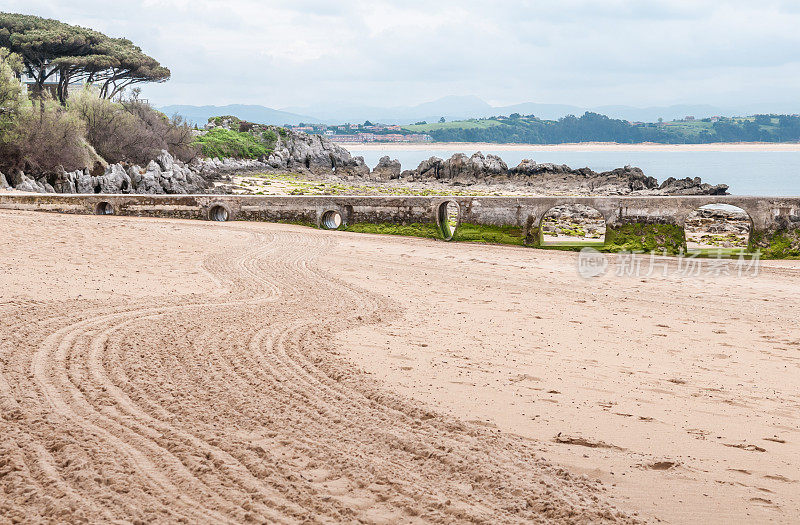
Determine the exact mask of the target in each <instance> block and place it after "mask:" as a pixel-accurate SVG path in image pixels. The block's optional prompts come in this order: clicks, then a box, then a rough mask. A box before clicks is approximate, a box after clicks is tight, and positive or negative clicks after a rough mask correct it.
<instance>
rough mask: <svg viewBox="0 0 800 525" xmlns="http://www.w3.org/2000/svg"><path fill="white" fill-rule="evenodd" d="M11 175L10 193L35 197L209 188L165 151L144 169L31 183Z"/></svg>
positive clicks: (111, 169) (62, 175)
mask: <svg viewBox="0 0 800 525" xmlns="http://www.w3.org/2000/svg"><path fill="white" fill-rule="evenodd" d="M12 173H13V174H14V176H13V177H11V181H10V182H11V186H12V187H14V189H16V190H19V191H27V192H36V193H56V192H57V193H149V194H159V193H169V194H187V193H205V192H206V191H207V190H208V189H209V188H211V187H213V184H212V183H211V182H210V181H209V180H207V179H206V178H205V177H204V176H203V175H202V174H201V173H199V171H198V170H197V169H196V168H192V167H189V166H187V165H186V164H184V163H183V162H180V161H178V160H175V159H174V158H173V157H172V155H170V154H169V153H168V152H166V151H162V152H161V154H160V155H159V156H158V158H157V159H156V160H153V161H150V163H149V164H148V165H147V167H145V168H142V167H140V166H135V165H134V166H127V167H126V166H123V165H122V164H111V165H109V166H108V167H107V168H106V169H105V171H103V172H102V174H100V175H93V174H92V172H90V171H89V170H88V169H84V170H77V171H73V172H67V171H64V170H63V169H62V170H60V172H58V173H56V174H51V175H49V176H46V177H42V178H41V179H36V180H34V179H32V178H30V177H28V176H26V175H25V174H24V173H23V172H21V171H15V172H12ZM48 181H49V182H48ZM50 182H52V184H51V183H50Z"/></svg>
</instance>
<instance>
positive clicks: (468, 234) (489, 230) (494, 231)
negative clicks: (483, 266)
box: [453, 222, 525, 246]
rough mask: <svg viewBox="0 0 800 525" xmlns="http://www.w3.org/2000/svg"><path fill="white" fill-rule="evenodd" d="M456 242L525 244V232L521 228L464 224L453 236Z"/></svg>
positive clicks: (460, 225)
mask: <svg viewBox="0 0 800 525" xmlns="http://www.w3.org/2000/svg"><path fill="white" fill-rule="evenodd" d="M453 240H454V241H461V242H482V243H487V244H513V245H515V246H523V245H524V244H525V231H524V229H523V228H522V227H520V226H492V225H485V224H472V223H468V222H462V223H461V224H459V226H458V228H457V229H456V233H455V234H454V235H453Z"/></svg>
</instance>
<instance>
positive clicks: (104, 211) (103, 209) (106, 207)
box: [94, 202, 114, 215]
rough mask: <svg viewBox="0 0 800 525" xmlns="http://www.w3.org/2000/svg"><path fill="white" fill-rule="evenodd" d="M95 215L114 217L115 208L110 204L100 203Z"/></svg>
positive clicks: (96, 207)
mask: <svg viewBox="0 0 800 525" xmlns="http://www.w3.org/2000/svg"><path fill="white" fill-rule="evenodd" d="M94 213H95V215H114V206H112V205H111V203H110V202H98V203H97V206H95V208H94Z"/></svg>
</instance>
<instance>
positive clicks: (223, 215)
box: [208, 204, 230, 222]
mask: <svg viewBox="0 0 800 525" xmlns="http://www.w3.org/2000/svg"><path fill="white" fill-rule="evenodd" d="M229 218H230V213H229V212H228V209H227V208H226V207H225V206H221V205H219V204H217V205H216V206H212V207H211V209H210V210H208V220H211V221H217V222H225V221H227V220H228V219H229Z"/></svg>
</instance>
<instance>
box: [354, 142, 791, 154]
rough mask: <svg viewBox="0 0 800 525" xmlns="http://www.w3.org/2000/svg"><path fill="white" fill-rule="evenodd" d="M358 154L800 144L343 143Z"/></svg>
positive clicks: (710, 148)
mask: <svg viewBox="0 0 800 525" xmlns="http://www.w3.org/2000/svg"><path fill="white" fill-rule="evenodd" d="M339 145H340V146H344V147H345V148H347V149H352V150H359V151H386V152H387V153H390V152H395V151H428V150H432V151H450V150H457V151H463V152H474V151H800V143H774V142H722V143H716V144H656V143H651V142H647V143H643V144H618V143H615V142H580V143H570V144H492V143H487V142H425V143H416V142H413V143H410V142H405V143H376V142H358V143H341V144H339Z"/></svg>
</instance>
